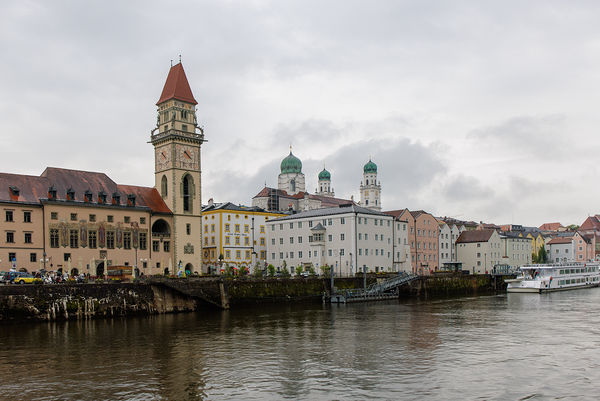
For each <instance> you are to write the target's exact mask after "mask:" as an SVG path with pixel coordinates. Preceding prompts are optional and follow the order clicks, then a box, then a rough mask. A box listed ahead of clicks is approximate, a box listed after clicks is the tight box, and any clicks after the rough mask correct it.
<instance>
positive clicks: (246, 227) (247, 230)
mask: <svg viewBox="0 0 600 401" xmlns="http://www.w3.org/2000/svg"><path fill="white" fill-rule="evenodd" d="M244 232H245V233H248V232H250V227H249V226H248V224H244Z"/></svg>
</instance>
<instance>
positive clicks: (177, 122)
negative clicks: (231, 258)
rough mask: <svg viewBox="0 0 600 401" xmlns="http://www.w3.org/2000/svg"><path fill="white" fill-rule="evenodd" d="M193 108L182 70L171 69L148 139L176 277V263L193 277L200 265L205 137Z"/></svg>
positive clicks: (192, 100) (194, 104)
mask: <svg viewBox="0 0 600 401" xmlns="http://www.w3.org/2000/svg"><path fill="white" fill-rule="evenodd" d="M197 104H198V102H196V99H194V95H193V94H192V90H191V89H190V85H189V83H188V80H187V77H186V75H185V71H184V70H183V65H182V64H181V62H180V63H178V64H176V65H174V66H172V67H171V69H170V71H169V75H168V76H167V81H166V82H165V86H164V88H163V90H162V94H161V95H160V99H159V100H158V102H157V103H156V106H157V107H158V117H157V121H156V128H154V129H153V130H152V132H151V134H150V143H151V144H152V145H154V177H155V187H156V189H157V190H158V192H159V193H160V195H161V196H162V198H163V200H164V201H165V203H166V204H167V206H169V208H170V209H171V211H172V212H173V227H171V229H170V236H171V239H170V240H171V244H173V250H172V255H173V260H172V261H171V268H172V270H171V273H177V271H178V268H179V263H180V262H181V268H182V269H185V270H190V271H192V272H194V271H196V272H201V266H202V231H201V228H202V218H201V211H202V198H201V194H202V191H201V188H202V185H201V184H202V183H201V172H200V147H201V145H202V143H203V142H204V132H203V130H202V128H200V127H198V123H197V120H196V105H197Z"/></svg>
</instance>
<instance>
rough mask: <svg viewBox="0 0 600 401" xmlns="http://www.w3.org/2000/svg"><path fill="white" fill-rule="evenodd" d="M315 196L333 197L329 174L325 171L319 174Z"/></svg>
mask: <svg viewBox="0 0 600 401" xmlns="http://www.w3.org/2000/svg"><path fill="white" fill-rule="evenodd" d="M316 194H317V195H321V196H330V197H334V196H335V194H334V192H333V188H331V173H330V172H329V171H327V170H325V167H323V171H321V172H320V173H319V187H318V188H317V191H316Z"/></svg>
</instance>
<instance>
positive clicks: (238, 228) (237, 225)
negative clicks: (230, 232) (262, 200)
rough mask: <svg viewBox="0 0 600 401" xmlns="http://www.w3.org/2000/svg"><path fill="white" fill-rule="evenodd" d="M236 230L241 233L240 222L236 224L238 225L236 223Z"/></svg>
mask: <svg viewBox="0 0 600 401" xmlns="http://www.w3.org/2000/svg"><path fill="white" fill-rule="evenodd" d="M235 232H236V233H239V232H240V225H239V224H236V225H235Z"/></svg>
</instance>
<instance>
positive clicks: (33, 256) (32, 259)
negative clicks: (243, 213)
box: [29, 252, 37, 262]
mask: <svg viewBox="0 0 600 401" xmlns="http://www.w3.org/2000/svg"><path fill="white" fill-rule="evenodd" d="M29 261H30V262H37V254H36V253H35V252H33V253H30V254H29Z"/></svg>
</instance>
